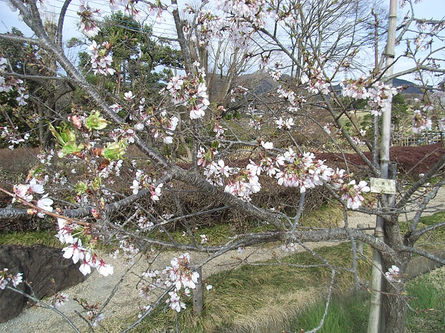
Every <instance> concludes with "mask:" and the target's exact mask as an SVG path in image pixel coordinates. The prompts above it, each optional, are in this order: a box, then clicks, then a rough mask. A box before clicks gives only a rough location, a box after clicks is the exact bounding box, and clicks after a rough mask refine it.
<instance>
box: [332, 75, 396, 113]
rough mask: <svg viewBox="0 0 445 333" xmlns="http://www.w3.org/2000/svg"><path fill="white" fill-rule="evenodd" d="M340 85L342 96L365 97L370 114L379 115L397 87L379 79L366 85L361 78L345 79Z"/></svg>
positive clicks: (394, 93)
mask: <svg viewBox="0 0 445 333" xmlns="http://www.w3.org/2000/svg"><path fill="white" fill-rule="evenodd" d="M340 85H341V87H342V94H343V96H347V97H351V98H353V99H367V100H368V105H369V106H370V107H371V114H372V115H375V116H381V115H382V111H383V110H384V109H385V107H386V106H387V104H388V103H390V101H391V100H392V97H393V96H394V95H396V94H397V93H398V91H397V88H394V87H392V86H391V85H387V84H384V83H383V82H380V81H377V82H375V83H374V84H372V85H371V86H370V87H368V82H367V81H366V80H365V79H363V78H359V79H357V80H347V81H344V82H342V83H341V84H340Z"/></svg>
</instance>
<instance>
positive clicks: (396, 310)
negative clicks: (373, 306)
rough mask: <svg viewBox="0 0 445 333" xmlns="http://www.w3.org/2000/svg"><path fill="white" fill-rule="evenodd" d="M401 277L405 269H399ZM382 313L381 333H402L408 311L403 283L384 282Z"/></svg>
mask: <svg viewBox="0 0 445 333" xmlns="http://www.w3.org/2000/svg"><path fill="white" fill-rule="evenodd" d="M400 272H401V273H402V274H401V275H402V276H403V275H404V274H403V273H404V272H405V269H404V268H400ZM384 291H385V293H384V295H383V297H382V301H383V311H384V318H385V320H384V321H383V322H384V327H381V332H385V333H404V332H405V321H406V312H407V310H408V306H407V303H406V302H407V299H406V296H405V295H404V293H405V283H404V282H403V281H402V282H392V283H391V284H390V283H389V282H388V281H385V284H384Z"/></svg>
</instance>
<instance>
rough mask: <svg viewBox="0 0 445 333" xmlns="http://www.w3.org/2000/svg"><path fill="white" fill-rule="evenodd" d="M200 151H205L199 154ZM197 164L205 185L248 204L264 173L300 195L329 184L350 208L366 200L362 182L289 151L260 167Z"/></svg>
mask: <svg viewBox="0 0 445 333" xmlns="http://www.w3.org/2000/svg"><path fill="white" fill-rule="evenodd" d="M261 145H262V147H263V148H265V149H266V152H267V150H269V149H271V148H272V147H273V144H272V143H271V142H264V141H262V142H261ZM201 149H202V148H201ZM203 152H204V149H202V150H201V154H203ZM198 165H201V166H202V167H203V168H204V170H203V174H204V176H205V177H206V179H207V181H208V182H210V183H212V184H214V185H218V186H224V191H225V192H228V193H231V194H232V195H234V196H238V197H240V198H242V199H243V200H246V201H250V200H251V195H252V194H255V193H258V192H259V191H260V190H261V183H260V178H259V176H260V175H261V174H263V173H264V174H266V175H267V176H269V177H272V178H275V179H276V180H277V183H278V184H279V185H282V186H285V187H297V188H299V189H300V192H301V193H304V192H306V191H307V190H308V189H312V188H315V187H316V186H321V185H324V184H330V185H331V186H332V187H333V188H334V189H335V190H337V191H338V192H339V193H340V196H341V199H342V200H343V201H344V202H345V204H346V206H347V207H348V208H350V209H357V208H359V207H360V206H361V205H362V204H363V201H364V200H365V199H364V197H363V194H364V193H367V192H369V191H370V188H369V187H368V185H367V183H366V182H365V181H360V182H359V183H358V184H357V183H356V181H355V180H353V179H350V175H347V174H346V172H345V170H343V169H337V170H334V169H332V168H330V167H328V166H327V165H326V164H325V163H324V161H323V160H319V159H316V158H315V155H314V154H313V153H309V152H307V153H303V154H297V153H296V152H295V151H293V149H292V148H288V150H287V151H286V152H284V153H283V154H278V155H276V156H275V157H274V158H271V157H267V156H265V157H263V158H262V159H261V160H260V162H259V164H257V163H255V162H254V161H252V160H250V161H249V164H248V165H247V166H246V167H245V168H232V167H229V166H227V165H226V164H225V162H224V160H222V159H219V160H218V161H217V162H216V161H213V160H212V159H210V158H206V159H205V163H203V162H202V161H201V163H199V162H198Z"/></svg>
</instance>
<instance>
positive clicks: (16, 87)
mask: <svg viewBox="0 0 445 333" xmlns="http://www.w3.org/2000/svg"><path fill="white" fill-rule="evenodd" d="M7 63H8V62H7V60H6V58H3V57H0V93H9V92H12V91H16V92H17V94H18V96H17V97H16V98H15V100H16V102H17V104H18V105H19V106H24V105H26V104H27V102H26V100H27V99H28V98H29V95H28V94H27V93H26V88H25V87H24V82H23V80H20V79H17V78H15V77H13V76H9V77H4V76H3V73H4V72H6V69H7Z"/></svg>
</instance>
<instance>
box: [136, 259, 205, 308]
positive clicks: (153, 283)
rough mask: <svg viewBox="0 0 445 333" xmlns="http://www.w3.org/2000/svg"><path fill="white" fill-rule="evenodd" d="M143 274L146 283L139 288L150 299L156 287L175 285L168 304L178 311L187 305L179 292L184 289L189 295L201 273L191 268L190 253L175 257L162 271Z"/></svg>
mask: <svg viewBox="0 0 445 333" xmlns="http://www.w3.org/2000/svg"><path fill="white" fill-rule="evenodd" d="M142 276H143V278H144V283H143V285H142V287H141V288H140V289H139V293H140V295H141V296H142V297H145V298H147V299H148V298H149V297H150V295H151V292H152V291H153V290H154V289H156V288H170V287H173V290H172V291H170V292H169V293H168V294H169V298H168V299H167V304H168V305H169V306H170V308H171V309H173V310H175V311H177V312H180V311H181V309H185V307H186V306H185V303H184V302H182V301H181V298H180V296H179V293H180V292H181V291H182V292H183V293H184V294H185V295H186V296H189V295H190V289H195V287H196V284H197V283H198V279H199V274H198V273H197V272H195V271H193V270H192V269H191V268H190V254H188V253H184V254H182V255H180V256H179V257H177V258H173V259H172V260H171V262H170V266H167V267H166V268H165V269H164V270H162V272H160V271H158V270H154V271H147V272H145V273H143V274H142Z"/></svg>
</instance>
